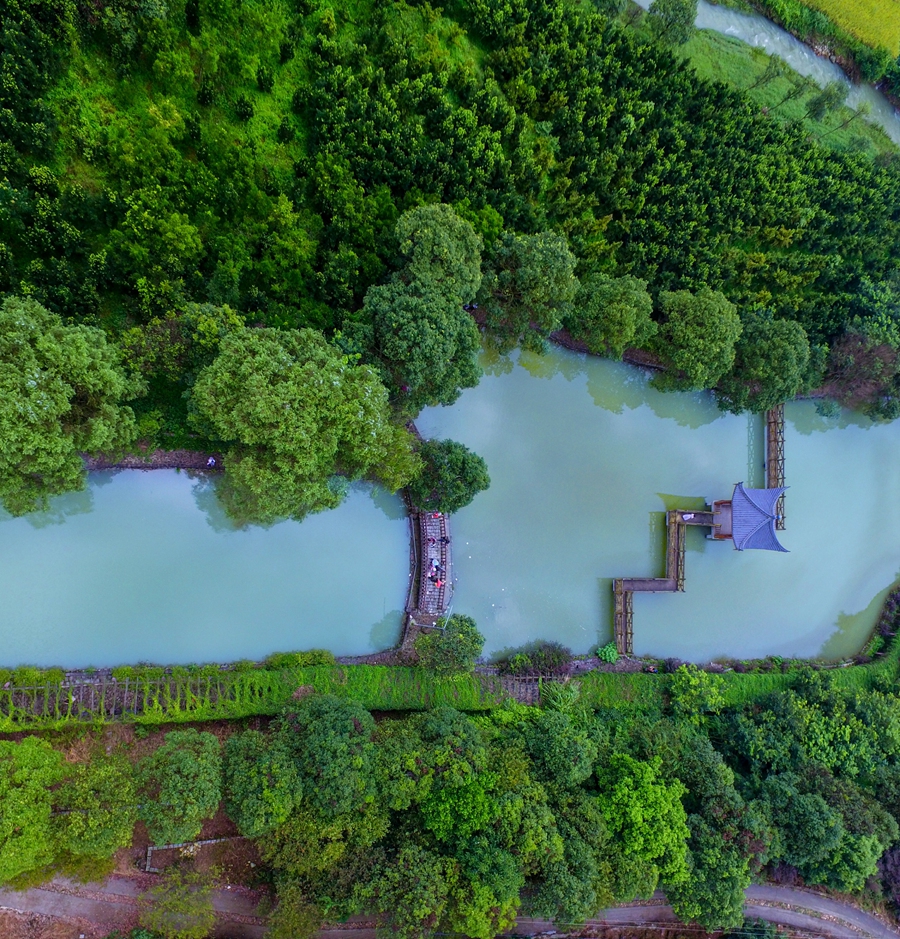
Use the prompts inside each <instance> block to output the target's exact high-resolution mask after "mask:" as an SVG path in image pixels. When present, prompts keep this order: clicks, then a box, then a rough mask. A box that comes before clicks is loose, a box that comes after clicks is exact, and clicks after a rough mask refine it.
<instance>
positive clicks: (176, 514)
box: [0, 470, 409, 667]
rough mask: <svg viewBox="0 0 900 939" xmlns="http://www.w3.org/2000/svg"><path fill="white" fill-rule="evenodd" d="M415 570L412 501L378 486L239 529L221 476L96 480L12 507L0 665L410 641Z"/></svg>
mask: <svg viewBox="0 0 900 939" xmlns="http://www.w3.org/2000/svg"><path fill="white" fill-rule="evenodd" d="M408 575H409V535H408V532H407V522H406V516H405V514H404V509H403V504H402V502H401V501H400V499H399V498H395V497H392V496H389V495H388V494H387V493H385V492H383V491H380V490H377V489H372V488H371V487H364V486H355V487H353V488H352V489H351V491H350V494H349V495H348V497H347V499H346V500H345V501H344V503H343V504H342V505H341V506H340V508H338V509H335V510H334V511H332V512H325V513H322V514H319V515H313V516H310V517H309V518H307V519H306V520H305V521H304V522H302V523H297V522H282V523H280V524H278V525H274V526H272V527H271V528H269V529H262V528H249V529H247V530H244V531H237V530H235V529H234V527H233V526H232V525H231V524H229V522H228V520H227V519H226V518H225V517H224V515H223V513H222V511H221V509H220V508H219V506H218V503H217V502H216V499H215V493H214V491H213V488H212V484H210V483H209V482H208V481H204V480H196V479H195V480H192V479H190V478H188V476H187V474H185V473H177V472H176V471H175V470H154V471H152V472H136V471H125V472H120V473H92V474H91V475H90V486H89V488H88V490H87V491H85V492H83V493H76V494H72V495H68V496H63V497H61V498H58V499H54V500H53V504H52V511H51V512H49V513H39V514H33V515H30V516H28V517H26V518H20V519H12V518H10V517H9V516H7V515H0V597H2V605H0V650H2V651H0V663H2V664H4V665H17V664H22V663H33V664H38V665H62V666H64V667H74V666H87V665H94V666H105V665H116V664H119V663H123V662H141V661H145V662H160V663H177V662H209V661H217V662H228V661H233V660H236V659H242V658H252V659H258V658H261V657H263V656H265V655H267V654H269V653H271V652H275V651H281V650H288V649H312V648H327V649H331V650H332V651H333V652H335V653H337V654H350V655H360V654H364V653H368V652H374V651H378V650H381V649H385V648H389V647H391V646H393V645H396V643H397V641H398V637H399V632H400V619H401V614H400V610H401V609H402V607H403V605H404V603H405V601H406V589H407V580H408Z"/></svg>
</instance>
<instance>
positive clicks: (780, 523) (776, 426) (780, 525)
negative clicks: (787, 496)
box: [766, 404, 784, 531]
mask: <svg viewBox="0 0 900 939" xmlns="http://www.w3.org/2000/svg"><path fill="white" fill-rule="evenodd" d="M783 485H784V405H783V404H779V405H778V407H776V408H772V410H771V411H766V488H767V489H777V488H778V487H780V486H783ZM775 514H776V516H777V519H776V521H775V527H776V528H777V529H778V530H779V531H784V493H782V494H781V498H780V499H779V500H778V502H777V504H776V506H775Z"/></svg>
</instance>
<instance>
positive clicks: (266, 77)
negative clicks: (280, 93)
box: [256, 65, 275, 91]
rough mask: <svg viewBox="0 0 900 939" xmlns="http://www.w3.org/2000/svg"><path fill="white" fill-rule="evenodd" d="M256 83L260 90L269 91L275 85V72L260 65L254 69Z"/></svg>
mask: <svg viewBox="0 0 900 939" xmlns="http://www.w3.org/2000/svg"><path fill="white" fill-rule="evenodd" d="M256 84H257V86H258V87H259V90H260V91H271V90H272V89H273V88H274V87H275V74H274V72H273V71H272V69H270V68H267V67H266V66H265V65H260V67H259V68H258V69H257V70H256Z"/></svg>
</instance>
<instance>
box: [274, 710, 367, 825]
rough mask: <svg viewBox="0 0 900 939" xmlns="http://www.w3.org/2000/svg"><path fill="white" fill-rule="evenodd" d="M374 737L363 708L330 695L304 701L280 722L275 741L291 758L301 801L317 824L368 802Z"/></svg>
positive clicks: (356, 808) (356, 809)
mask: <svg viewBox="0 0 900 939" xmlns="http://www.w3.org/2000/svg"><path fill="white" fill-rule="evenodd" d="M374 732H375V722H374V721H373V720H372V715H371V714H369V712H368V711H367V710H365V708H363V707H361V706H360V705H359V704H356V703H354V702H351V701H344V700H342V699H340V698H336V697H334V695H316V696H315V697H311V698H308V699H307V700H305V701H303V702H301V703H300V704H299V705H298V706H297V707H296V708H291V709H289V710H288V711H287V712H286V713H285V715H284V717H283V718H282V722H281V728H280V730H279V734H278V737H279V741H280V742H283V744H284V746H285V747H286V748H287V749H288V751H289V752H290V753H292V754H293V756H294V760H295V761H296V765H297V770H298V772H299V775H300V779H301V782H302V784H303V787H304V790H305V791H306V794H307V795H306V798H307V801H308V802H309V804H310V805H311V806H312V807H313V809H314V810H315V811H316V812H317V813H318V814H319V815H320V816H321V817H322V818H323V819H333V818H336V817H338V816H341V815H346V814H348V813H351V812H354V811H356V812H361V811H362V810H363V809H364V808H365V806H367V805H370V804H371V803H372V802H373V800H374V795H375V746H374V744H373V742H372V737H373V735H374Z"/></svg>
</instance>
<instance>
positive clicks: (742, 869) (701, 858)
mask: <svg viewBox="0 0 900 939" xmlns="http://www.w3.org/2000/svg"><path fill="white" fill-rule="evenodd" d="M688 825H689V827H690V832H691V835H690V841H689V855H688V858H689V860H688V874H687V877H686V878H685V879H684V880H681V881H679V882H676V883H674V884H671V885H667V887H666V897H667V899H668V900H669V902H670V903H671V904H672V909H673V910H674V911H675V915H676V916H678V918H679V919H681V920H683V921H684V922H696V923H700V925H702V926H704V927H705V928H706V929H721V928H722V927H723V926H724V927H735V926H739V925H740V923H741V922H742V920H743V917H744V899H745V897H744V890H746V888H747V887H748V886H749V884H750V870H749V863H748V858H747V856H746V855H745V854H744V853H743V852H742V851H741V849H740V845H738V844H735V843H733V842H729V841H727V840H726V839H724V838H723V837H722V835H721V833H720V832H718V831H716V830H715V829H714V828H713V827H712V826H711V825H710V824H709V823H707V822H706V821H704V819H703V818H701V817H700V816H697V815H692V816H690V817H689V818H688Z"/></svg>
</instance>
